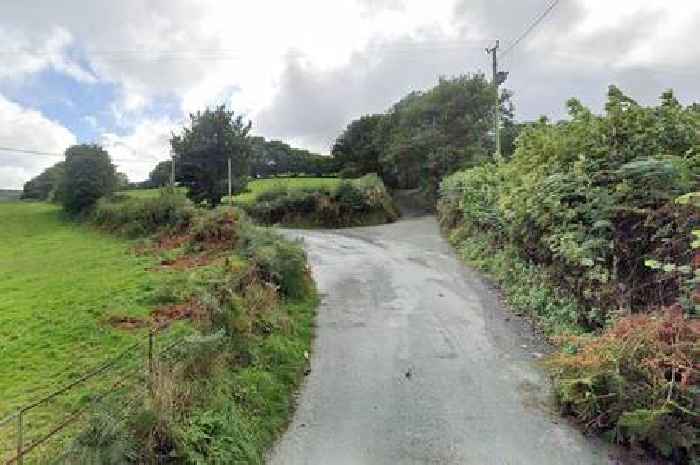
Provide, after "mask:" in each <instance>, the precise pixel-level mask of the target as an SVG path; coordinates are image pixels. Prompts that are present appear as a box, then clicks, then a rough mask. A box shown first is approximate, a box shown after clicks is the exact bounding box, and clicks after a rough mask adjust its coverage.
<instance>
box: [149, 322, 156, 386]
mask: <svg viewBox="0 0 700 465" xmlns="http://www.w3.org/2000/svg"><path fill="white" fill-rule="evenodd" d="M154 345H155V332H154V331H153V329H150V330H148V392H149V393H152V392H153V346H154Z"/></svg>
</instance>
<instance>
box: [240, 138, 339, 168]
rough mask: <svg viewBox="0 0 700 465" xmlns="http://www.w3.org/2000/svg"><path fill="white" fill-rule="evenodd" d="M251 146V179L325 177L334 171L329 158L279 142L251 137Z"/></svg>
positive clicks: (332, 161) (332, 162)
mask: <svg viewBox="0 0 700 465" xmlns="http://www.w3.org/2000/svg"><path fill="white" fill-rule="evenodd" d="M251 144H252V155H251V160H250V174H251V176H253V177H268V176H283V175H313V176H326V175H329V174H331V173H334V172H335V170H336V168H335V163H334V160H333V159H332V158H331V157H328V156H323V155H318V154H315V153H311V152H309V151H308V150H304V149H298V148H294V147H290V146H289V145H288V144H286V143H284V142H282V141H279V140H270V141H267V140H265V139H264V138H262V137H252V138H251Z"/></svg>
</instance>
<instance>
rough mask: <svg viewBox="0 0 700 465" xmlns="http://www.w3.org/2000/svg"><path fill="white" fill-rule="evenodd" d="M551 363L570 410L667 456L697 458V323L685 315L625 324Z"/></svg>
mask: <svg viewBox="0 0 700 465" xmlns="http://www.w3.org/2000/svg"><path fill="white" fill-rule="evenodd" d="M574 341H576V343H577V344H578V345H580V348H579V349H578V351H577V352H576V353H575V354H567V353H561V354H559V355H557V356H555V357H554V358H552V359H550V360H549V362H548V365H549V367H550V369H551V372H552V374H553V376H554V379H555V382H556V392H557V395H558V398H559V400H560V402H561V404H562V407H563V408H564V410H565V412H567V413H570V414H573V415H574V416H575V417H576V418H577V419H578V420H580V421H581V422H582V423H583V424H584V425H586V427H587V428H589V429H593V430H604V431H610V432H611V433H612V434H613V435H614V436H615V438H616V439H617V440H619V441H630V442H638V443H642V444H647V445H651V446H653V447H654V448H656V449H657V450H658V451H660V452H661V453H662V454H663V455H665V456H667V457H671V456H673V455H675V456H676V458H681V457H685V458H688V457H690V456H693V455H694V454H698V453H700V438H698V428H700V397H699V396H698V393H699V392H700V377H699V375H698V367H697V351H698V347H699V343H700V324H699V323H698V322H697V321H695V322H694V321H690V320H688V319H686V318H684V317H683V316H682V313H681V312H680V311H677V310H676V311H672V310H669V311H667V312H666V313H665V314H652V315H639V316H634V317H627V318H623V319H621V320H620V321H618V322H617V323H616V324H615V325H614V326H612V327H611V328H610V329H608V330H607V331H606V332H605V333H604V334H603V335H601V336H600V337H593V338H584V339H583V340H580V339H579V340H576V339H574Z"/></svg>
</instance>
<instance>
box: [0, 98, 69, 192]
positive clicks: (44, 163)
mask: <svg viewBox="0 0 700 465" xmlns="http://www.w3.org/2000/svg"><path fill="white" fill-rule="evenodd" d="M75 143H76V138H75V136H74V135H73V134H72V133H71V132H70V131H69V130H68V129H66V128H65V127H63V126H62V125H60V124H59V123H57V122H55V121H51V120H49V119H47V118H46V117H44V116H43V115H42V114H41V113H39V112H38V111H34V110H28V109H26V108H22V107H21V106H20V105H18V104H16V103H14V102H11V101H9V100H7V99H6V98H5V97H3V96H2V95H0V146H2V147H9V148H20V149H25V150H35V151H40V152H49V153H56V154H61V153H63V152H64V151H65V149H66V148H68V147H69V146H70V145H73V144H75ZM60 160H61V157H60V156H57V157H52V156H44V155H35V154H28V153H17V152H8V151H3V150H1V149H0V163H1V165H0V189H18V188H21V187H22V184H23V183H24V182H26V181H27V180H28V179H29V178H31V177H33V176H36V175H37V174H39V173H40V172H41V171H42V170H43V169H45V168H47V167H49V166H51V165H53V164H54V163H56V162H58V161H60Z"/></svg>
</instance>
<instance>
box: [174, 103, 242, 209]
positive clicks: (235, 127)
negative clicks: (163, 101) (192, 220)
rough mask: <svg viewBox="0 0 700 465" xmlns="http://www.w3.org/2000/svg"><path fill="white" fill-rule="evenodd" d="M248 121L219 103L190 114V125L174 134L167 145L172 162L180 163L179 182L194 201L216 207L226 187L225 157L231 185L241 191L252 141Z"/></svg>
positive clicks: (236, 190) (225, 191)
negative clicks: (211, 107) (173, 160)
mask: <svg viewBox="0 0 700 465" xmlns="http://www.w3.org/2000/svg"><path fill="white" fill-rule="evenodd" d="M250 128H251V123H250V121H249V122H247V123H245V122H244V121H243V117H242V116H241V115H238V116H236V115H235V113H234V111H233V110H228V109H226V106H225V105H220V106H218V107H216V108H214V109H210V108H207V109H206V110H204V111H203V112H197V113H196V114H191V115H190V125H189V127H185V128H183V131H182V133H181V134H179V135H174V136H173V138H172V139H171V140H170V144H171V146H172V149H173V151H174V153H175V163H176V166H177V164H179V165H180V167H181V168H180V169H181V171H180V176H179V181H180V183H181V184H182V185H184V186H186V187H187V188H188V189H187V195H188V197H189V198H190V199H192V200H193V201H195V202H197V203H200V202H207V203H208V204H209V205H211V206H216V205H218V204H219V203H220V202H221V199H222V197H223V196H224V195H226V193H227V190H228V187H227V186H228V181H227V172H228V160H231V171H232V185H233V186H232V187H233V191H234V193H236V192H241V191H242V190H243V189H244V188H245V186H246V183H247V177H248V163H249V158H250V156H251V143H250V137H249V136H248V133H249V132H250Z"/></svg>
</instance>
